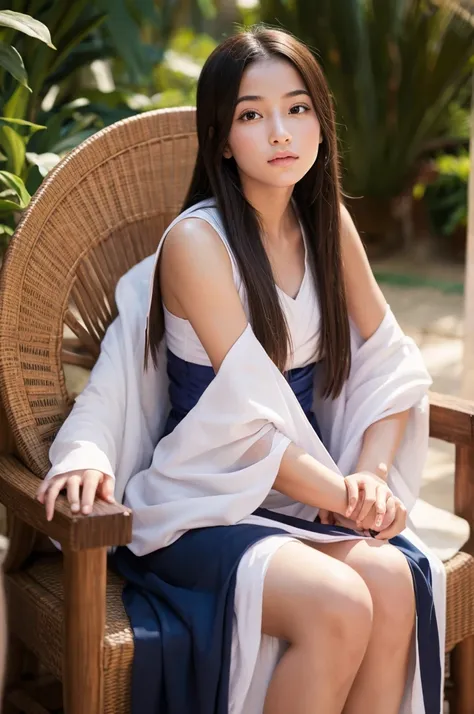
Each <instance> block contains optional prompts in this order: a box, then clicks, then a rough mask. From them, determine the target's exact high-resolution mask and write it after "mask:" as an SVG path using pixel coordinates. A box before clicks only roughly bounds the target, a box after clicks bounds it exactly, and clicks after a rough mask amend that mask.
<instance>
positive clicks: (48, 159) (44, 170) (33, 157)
mask: <svg viewBox="0 0 474 714" xmlns="http://www.w3.org/2000/svg"><path fill="white" fill-rule="evenodd" d="M26 158H27V160H28V161H29V162H30V163H31V164H33V166H37V167H38V171H39V172H40V174H41V176H43V178H44V177H45V176H46V174H48V173H49V172H50V171H51V169H54V167H55V166H56V164H58V163H59V162H60V161H61V157H60V156H58V154H53V152H52V151H46V152H45V153H44V154H36V153H35V152H34V151H27V152H26Z"/></svg>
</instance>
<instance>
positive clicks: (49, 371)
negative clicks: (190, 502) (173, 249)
mask: <svg viewBox="0 0 474 714" xmlns="http://www.w3.org/2000/svg"><path fill="white" fill-rule="evenodd" d="M195 155H196V136H195V116H194V110H193V109H177V110H160V111H154V112H149V113H145V114H141V115H138V116H135V117H132V118H130V119H126V120H124V121H121V122H119V123H117V124H115V125H113V126H111V127H108V128H106V129H104V130H102V131H101V132H99V133H97V134H95V135H94V136H93V137H91V138H90V139H88V140H87V141H86V142H84V143H83V144H82V145H81V146H79V147H78V148H77V149H76V150H75V151H73V152H71V153H70V154H69V155H68V156H67V157H66V158H65V159H64V160H63V161H62V162H61V163H60V164H59V165H58V166H57V167H56V168H55V170H54V171H52V172H51V174H50V175H49V176H48V177H47V179H46V180H45V182H44V183H43V184H42V186H41V187H40V189H39V191H38V192H37V194H36V195H35V197H34V199H33V201H32V203H31V204H30V206H29V207H28V209H27V211H26V213H25V215H24V216H23V218H22V221H21V224H20V225H19V227H18V229H17V231H16V233H15V236H14V238H13V240H12V243H11V245H10V247H9V250H8V253H7V256H6V259H5V262H4V265H3V268H2V272H1V277H0V390H1V392H0V394H1V399H2V402H3V404H4V406H5V409H6V413H7V417H8V421H9V424H10V427H11V429H12V432H13V435H14V439H15V442H16V446H17V450H18V452H19V455H20V456H21V458H22V459H23V461H24V462H25V463H26V464H27V465H28V466H29V467H30V468H31V469H32V470H33V471H34V472H35V473H37V474H38V475H39V476H42V475H44V473H45V471H46V470H47V469H48V467H49V461H48V448H49V446H50V444H51V441H52V439H53V438H54V436H55V434H56V432H57V430H58V428H59V427H60V425H61V423H62V421H63V420H64V418H65V416H66V415H67V413H68V411H69V409H70V407H71V400H70V398H69V396H68V393H67V390H66V385H65V379H64V371H63V368H62V360H63V356H64V353H63V350H64V344H63V334H64V327H65V325H67V326H68V328H69V329H70V330H72V333H74V334H75V335H76V337H77V339H78V341H79V343H80V346H81V349H82V352H83V358H84V360H85V363H87V361H88V362H89V364H90V365H92V364H93V362H94V361H95V359H96V357H97V355H98V351H99V345H100V341H101V339H102V337H103V335H104V332H105V330H106V328H107V326H108V325H109V323H110V322H111V321H112V319H113V317H114V316H115V314H116V307H115V302H114V290H115V286H116V284H117V281H118V279H119V278H120V277H121V276H122V275H123V274H124V273H125V272H126V271H127V270H128V269H129V268H131V267H132V266H133V265H135V264H136V263H137V262H139V261H140V260H142V259H143V258H145V257H146V256H147V255H150V254H151V253H153V252H154V250H155V248H156V246H157V243H158V241H159V239H160V237H161V235H162V233H163V231H164V229H165V227H166V226H167V225H168V224H169V222H170V221H171V220H172V218H173V217H174V216H175V215H177V213H178V212H179V210H180V206H181V202H182V200H183V198H184V194H185V192H186V189H187V187H188V185H189V180H190V177H191V172H192V168H193V164H194V158H195Z"/></svg>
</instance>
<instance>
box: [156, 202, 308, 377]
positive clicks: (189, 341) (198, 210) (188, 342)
mask: <svg viewBox="0 0 474 714" xmlns="http://www.w3.org/2000/svg"><path fill="white" fill-rule="evenodd" d="M183 218H200V219H202V220H204V221H207V223H209V224H210V225H211V226H212V227H213V228H214V230H215V231H216V233H217V234H218V235H219V237H220V238H221V240H222V242H223V243H224V245H225V247H226V249H227V252H228V254H229V257H230V261H231V263H232V272H233V275H234V282H235V286H236V288H237V290H238V292H239V295H240V299H241V300H242V304H243V307H244V310H245V313H246V315H247V318H248V319H249V321H250V315H249V309H248V303H247V295H246V290H245V286H244V283H243V280H242V278H241V275H240V271H239V267H238V265H237V261H236V259H235V256H234V255H233V253H232V249H231V247H230V244H229V241H228V240H227V237H226V234H225V230H224V226H223V224H222V220H221V217H220V214H219V211H218V209H217V206H216V203H215V200H214V199H206V200H204V201H201V202H199V203H196V204H195V205H194V206H191V208H189V209H188V210H186V211H183V213H180V215H179V216H177V218H175V220H174V221H173V222H172V223H171V224H170V225H169V226H168V228H167V229H166V231H165V233H164V235H163V238H162V240H165V238H166V235H167V234H168V232H169V231H170V230H171V228H172V227H173V226H175V225H176V223H178V222H179V221H181V220H183ZM302 234H303V239H304V241H305V270H304V277H303V280H302V283H301V286H300V289H299V291H298V294H297V295H296V297H295V298H292V297H290V296H289V295H287V294H286V293H285V292H284V291H283V290H281V288H279V287H278V285H276V289H277V292H278V296H279V299H280V304H281V307H282V310H283V312H284V315H285V317H286V321H287V323H288V329H289V332H290V335H291V341H292V348H293V349H292V351H291V353H290V355H289V358H288V363H287V369H293V368H295V367H304V366H306V365H308V364H310V363H311V362H315V361H316V360H317V354H318V348H319V335H320V321H321V313H320V309H319V300H318V295H317V291H316V287H315V285H314V280H313V276H312V271H311V268H310V265H309V260H308V249H307V245H306V238H305V236H304V231H302ZM163 310H164V316H165V336H166V342H167V346H168V348H169V349H170V350H171V352H173V354H175V355H176V356H177V357H180V358H181V359H183V360H185V361H186V362H193V363H195V364H200V365H208V366H210V365H211V362H210V360H209V357H208V356H207V353H206V351H205V349H204V347H203V346H202V343H201V341H200V340H199V338H198V336H197V334H196V332H195V331H194V329H193V327H192V325H191V323H190V322H189V321H188V320H185V319H183V318H181V317H177V316H176V315H173V313H171V312H170V311H169V310H167V309H166V307H165V305H164V304H163Z"/></svg>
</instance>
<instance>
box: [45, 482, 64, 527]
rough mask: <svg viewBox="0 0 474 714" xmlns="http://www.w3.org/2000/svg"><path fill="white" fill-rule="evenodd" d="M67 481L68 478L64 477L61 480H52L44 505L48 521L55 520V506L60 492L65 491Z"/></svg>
mask: <svg viewBox="0 0 474 714" xmlns="http://www.w3.org/2000/svg"><path fill="white" fill-rule="evenodd" d="M66 481H67V476H62V477H61V478H58V479H57V480H56V479H54V480H51V481H50V486H49V488H48V490H47V491H46V495H45V498H44V505H45V508H46V520H47V521H51V520H52V519H53V515H54V506H55V503H56V499H57V497H58V496H59V493H60V491H62V490H63V488H64V486H65V485H66Z"/></svg>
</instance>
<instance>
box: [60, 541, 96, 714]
mask: <svg viewBox="0 0 474 714" xmlns="http://www.w3.org/2000/svg"><path fill="white" fill-rule="evenodd" d="M106 583H107V549H106V548H94V549H90V550H81V551H77V552H73V551H66V552H64V600H65V603H64V604H65V613H64V614H65V618H64V639H65V641H64V650H63V651H64V659H63V692H64V712H65V714H102V711H103V690H104V682H103V671H104V670H103V657H102V651H103V642H104V633H105V610H106Z"/></svg>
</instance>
